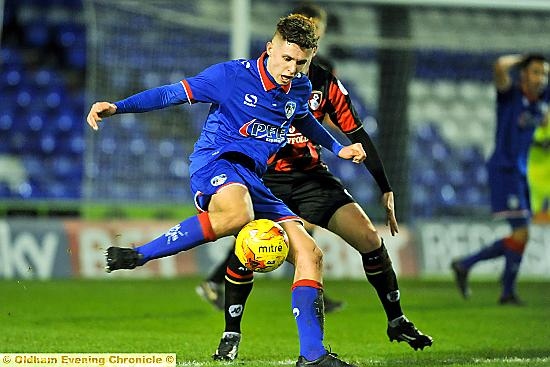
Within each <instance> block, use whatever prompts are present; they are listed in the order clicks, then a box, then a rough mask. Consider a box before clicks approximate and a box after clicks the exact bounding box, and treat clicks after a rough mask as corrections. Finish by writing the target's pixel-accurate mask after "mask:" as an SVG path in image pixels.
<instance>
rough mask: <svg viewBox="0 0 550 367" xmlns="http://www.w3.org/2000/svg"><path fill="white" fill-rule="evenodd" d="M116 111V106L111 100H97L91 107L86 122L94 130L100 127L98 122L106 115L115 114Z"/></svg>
mask: <svg viewBox="0 0 550 367" xmlns="http://www.w3.org/2000/svg"><path fill="white" fill-rule="evenodd" d="M115 112H116V106H115V105H114V104H112V103H110V102H96V103H94V104H93V105H92V108H90V112H89V113H88V117H86V122H87V123H88V125H90V127H91V128H92V129H94V130H97V129H98V128H99V126H98V122H100V121H101V120H102V119H103V118H104V117H109V116H112V115H114V114H115Z"/></svg>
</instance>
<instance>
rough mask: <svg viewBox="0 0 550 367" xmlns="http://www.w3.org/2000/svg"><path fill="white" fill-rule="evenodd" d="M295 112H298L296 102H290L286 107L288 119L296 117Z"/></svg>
mask: <svg viewBox="0 0 550 367" xmlns="http://www.w3.org/2000/svg"><path fill="white" fill-rule="evenodd" d="M294 111H296V102H293V101H288V102H287V103H286V105H285V114H286V118H287V119H289V118H290V117H291V116H292V115H294Z"/></svg>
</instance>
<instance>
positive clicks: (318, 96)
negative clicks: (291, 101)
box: [308, 90, 323, 111]
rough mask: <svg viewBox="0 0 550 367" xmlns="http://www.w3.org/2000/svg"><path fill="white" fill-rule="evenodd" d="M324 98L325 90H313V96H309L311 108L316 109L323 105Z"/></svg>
mask: <svg viewBox="0 0 550 367" xmlns="http://www.w3.org/2000/svg"><path fill="white" fill-rule="evenodd" d="M322 100H323V92H321V91H320V90H314V91H313V92H311V96H309V101H308V105H309V109H310V110H312V111H316V110H317V109H318V108H319V106H321V101H322Z"/></svg>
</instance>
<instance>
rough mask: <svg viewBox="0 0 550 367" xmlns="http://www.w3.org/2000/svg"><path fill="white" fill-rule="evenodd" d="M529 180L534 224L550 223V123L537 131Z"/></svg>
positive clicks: (529, 164)
mask: <svg viewBox="0 0 550 367" xmlns="http://www.w3.org/2000/svg"><path fill="white" fill-rule="evenodd" d="M527 179H528V182H529V186H530V187H531V205H532V206H533V223H550V184H549V183H550V121H548V120H546V123H545V124H544V125H541V126H539V127H538V128H537V130H535V135H534V141H533V144H532V145H531V149H530V151H529V161H528V163H527Z"/></svg>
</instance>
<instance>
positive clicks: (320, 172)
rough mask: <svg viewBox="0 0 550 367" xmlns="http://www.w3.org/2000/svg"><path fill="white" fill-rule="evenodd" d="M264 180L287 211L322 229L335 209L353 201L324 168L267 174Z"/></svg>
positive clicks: (340, 184)
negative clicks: (288, 209) (286, 207)
mask: <svg viewBox="0 0 550 367" xmlns="http://www.w3.org/2000/svg"><path fill="white" fill-rule="evenodd" d="M263 181H264V183H265V184H266V186H267V187H268V188H269V189H270V190H271V192H273V194H274V195H275V196H276V197H278V198H279V199H281V200H282V201H284V203H285V204H286V205H287V206H288V207H289V208H290V210H292V211H293V212H294V213H296V214H297V215H299V216H300V217H302V218H304V219H305V220H307V221H308V222H310V223H313V224H317V225H319V226H321V227H324V228H326V227H327V225H328V222H329V220H330V218H332V216H333V215H334V213H335V212H336V210H338V209H339V208H341V207H342V206H344V205H346V204H349V203H354V202H355V200H354V199H353V197H352V196H351V195H350V194H349V193H348V191H347V190H346V189H345V188H344V186H343V185H342V182H341V181H340V180H339V179H338V178H336V177H335V176H334V175H333V174H332V173H330V172H329V171H327V170H325V169H314V170H309V171H306V172H289V173H266V174H265V175H264V176H263Z"/></svg>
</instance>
